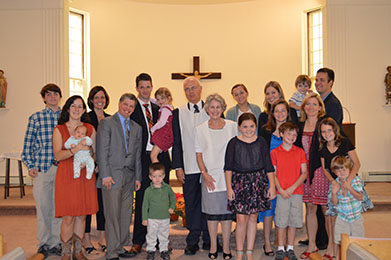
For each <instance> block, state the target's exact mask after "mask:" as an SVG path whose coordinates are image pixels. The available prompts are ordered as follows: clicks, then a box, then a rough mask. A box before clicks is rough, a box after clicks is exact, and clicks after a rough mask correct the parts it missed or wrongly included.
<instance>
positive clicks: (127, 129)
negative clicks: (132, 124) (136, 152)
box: [124, 119, 130, 150]
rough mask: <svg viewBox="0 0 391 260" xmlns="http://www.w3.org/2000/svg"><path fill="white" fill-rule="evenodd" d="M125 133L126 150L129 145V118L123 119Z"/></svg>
mask: <svg viewBox="0 0 391 260" xmlns="http://www.w3.org/2000/svg"><path fill="white" fill-rule="evenodd" d="M124 124H125V134H126V150H127V147H128V146H129V136H130V129H129V119H125V122H124Z"/></svg>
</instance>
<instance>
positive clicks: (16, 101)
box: [0, 0, 391, 175]
mask: <svg viewBox="0 0 391 260" xmlns="http://www.w3.org/2000/svg"><path fill="white" fill-rule="evenodd" d="M225 2H226V3H224V4H201V5H187V4H186V5H175V4H152V3H144V2H142V1H132V0H110V1H107V0H73V1H72V2H71V3H70V6H71V7H73V8H76V9H81V10H84V11H88V12H89V13H90V15H91V84H92V85H97V84H101V85H103V86H105V87H106V88H107V89H108V91H109V93H110V96H111V98H112V105H111V106H110V107H109V110H108V111H109V112H111V113H113V112H115V111H116V106H117V105H116V104H117V100H118V98H119V96H120V95H121V94H122V93H123V92H126V91H131V92H133V93H134V92H135V89H134V79H135V77H136V75H138V74H139V73H140V72H148V73H150V74H151V75H152V77H153V81H154V85H155V89H156V88H157V87H160V86H167V87H170V88H171V89H172V90H173V94H174V105H175V106H179V105H181V104H183V103H184V95H183V91H182V83H181V81H176V80H171V73H172V72H190V71H191V70H192V56H195V55H199V56H201V70H202V71H208V72H209V71H219V72H222V74H223V78H222V79H221V80H203V81H202V82H203V85H204V93H203V96H204V97H205V96H206V95H207V94H210V93H212V92H219V93H221V94H222V95H223V96H224V97H225V98H226V100H227V103H228V105H229V106H231V105H233V104H234V101H233V100H232V98H231V96H230V93H229V92H230V89H231V87H232V86H233V85H234V84H236V83H239V82H242V83H244V84H245V85H246V86H247V87H248V88H249V91H250V101H251V102H254V103H257V104H262V102H263V98H264V97H263V87H264V85H265V83H266V82H267V81H269V80H277V81H279V82H280V83H281V84H282V86H283V88H284V91H285V95H286V96H287V97H289V96H290V95H291V94H292V93H293V91H294V86H293V83H294V80H295V77H296V76H297V75H298V74H299V73H302V71H301V68H302V48H301V46H302V44H303V42H302V32H303V31H302V28H303V25H302V18H303V11H304V10H308V9H312V8H314V7H317V6H319V5H320V4H321V3H323V2H324V1H323V0H300V1H299V0H296V1H292V0H280V1H272V0H255V1H240V2H238V3H227V2H229V1H225ZM67 4H68V0H2V1H0V31H1V32H2V37H1V38H2V40H1V41H0V49H1V51H0V68H2V69H4V70H5V75H6V77H7V80H8V86H9V92H8V101H7V107H8V108H7V109H0V124H1V126H2V128H1V129H0V136H2V138H1V139H0V152H5V151H10V150H14V151H15V150H21V149H22V146H23V136H24V132H25V129H26V124H27V118H28V116H29V115H30V114H31V113H32V112H35V111H37V110H39V109H41V108H42V107H43V103H42V100H41V99H40V96H39V90H40V89H41V88H42V86H43V85H44V84H46V83H48V82H54V83H57V84H59V85H60V86H61V87H62V89H63V90H64V98H63V101H65V99H66V98H67V95H68V88H67V86H68V83H67V80H66V79H67V72H68V70H67V62H68V60H67V54H66V49H67V44H66V42H67V33H66V32H67V31H66V30H65V29H64V28H65V27H66V24H67V19H66V18H67V16H66V15H64V13H65V12H66V10H67ZM390 8H391V7H390V0H359V1H358V0H355V1H353V0H338V1H337V0H329V1H327V3H326V8H325V12H326V13H325V34H326V42H325V51H326V53H325V64H326V65H327V66H330V67H331V68H334V69H335V71H336V82H335V86H334V91H335V93H336V94H337V96H338V97H340V99H341V101H342V103H343V104H344V106H346V107H348V109H349V110H350V112H351V114H352V120H353V121H354V122H356V123H357V150H358V153H359V156H360V159H361V161H362V169H363V170H391V161H390V154H391V151H390V150H391V145H390V144H391V141H390V134H389V133H390V132H391V131H390V130H391V129H390V128H391V127H390V124H391V122H390V113H391V107H384V106H383V104H384V103H385V100H384V84H383V79H384V74H385V72H386V71H385V68H386V66H387V65H391V64H390V63H389V62H390V60H391V59H390V56H391V52H390V48H389V46H390V43H391V34H390V31H391V20H390V19H389V18H390V17H391V10H390ZM374 129H376V131H373V130H374ZM3 165H4V163H3V162H0V175H3V172H4V171H3V167H4V166H3Z"/></svg>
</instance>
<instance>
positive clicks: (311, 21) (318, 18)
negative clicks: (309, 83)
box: [307, 10, 323, 78]
mask: <svg viewBox="0 0 391 260" xmlns="http://www.w3.org/2000/svg"><path fill="white" fill-rule="evenodd" d="M307 21H308V25H307V28H308V32H307V35H308V48H307V49H308V73H309V76H310V77H311V78H314V77H315V74H316V71H317V70H318V69H320V68H322V67H323V30H322V12H321V11H320V10H315V11H312V12H309V13H308V14H307Z"/></svg>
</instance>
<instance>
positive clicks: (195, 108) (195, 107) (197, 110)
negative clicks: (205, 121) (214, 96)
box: [194, 104, 200, 114]
mask: <svg viewBox="0 0 391 260" xmlns="http://www.w3.org/2000/svg"><path fill="white" fill-rule="evenodd" d="M199 112H200V109H199V108H198V106H197V104H195V105H194V114H197V113H199Z"/></svg>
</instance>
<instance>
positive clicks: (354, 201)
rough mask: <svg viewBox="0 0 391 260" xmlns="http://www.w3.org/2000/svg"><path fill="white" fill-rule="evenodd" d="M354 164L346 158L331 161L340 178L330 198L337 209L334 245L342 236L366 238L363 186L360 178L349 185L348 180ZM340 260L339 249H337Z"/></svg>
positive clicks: (338, 242) (340, 157)
mask: <svg viewBox="0 0 391 260" xmlns="http://www.w3.org/2000/svg"><path fill="white" fill-rule="evenodd" d="M352 167H353V164H352V162H351V161H350V160H349V159H348V158H346V157H345V156H341V155H340V156H336V157H334V158H333V160H332V161H331V169H332V171H333V172H334V173H335V174H336V175H337V176H338V178H337V179H336V181H337V183H338V184H339V185H333V187H332V190H331V192H330V193H329V196H331V201H332V203H333V204H334V205H335V206H336V208H337V219H336V221H335V227H334V243H335V244H340V241H341V234H343V233H345V234H348V235H349V236H357V237H363V236H364V233H365V232H364V219H363V217H362V216H361V209H362V206H361V200H362V198H363V194H362V192H363V185H362V182H361V180H360V178H359V177H358V176H356V177H354V179H353V180H352V181H351V182H350V183H349V182H347V181H346V180H347V178H348V176H349V174H350V171H351V170H352ZM335 252H337V260H338V259H339V252H338V247H337V248H336V251H335Z"/></svg>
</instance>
